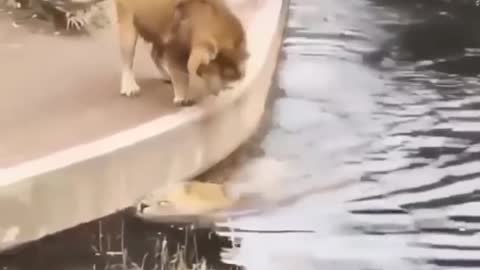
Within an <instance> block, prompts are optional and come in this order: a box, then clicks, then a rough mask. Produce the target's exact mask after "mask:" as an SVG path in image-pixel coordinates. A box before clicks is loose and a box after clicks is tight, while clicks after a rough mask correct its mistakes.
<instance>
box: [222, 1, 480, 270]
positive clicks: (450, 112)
mask: <svg viewBox="0 0 480 270" xmlns="http://www.w3.org/2000/svg"><path fill="white" fill-rule="evenodd" d="M321 2H322V3H321V4H319V3H318V1H314V0H311V1H307V0H297V1H293V2H292V4H291V7H290V21H289V27H288V34H287V38H286V40H285V46H284V51H285V52H286V60H285V61H284V62H283V64H282V66H281V68H280V76H279V78H280V87H281V88H282V89H284V91H285V93H286V96H285V97H283V98H279V99H277V100H276V101H275V104H274V109H273V111H274V119H273V121H274V127H273V128H272V129H271V130H270V132H269V134H268V135H267V137H266V138H265V140H264V142H263V143H262V146H263V148H264V150H265V153H266V157H265V158H266V159H273V160H276V161H279V162H281V163H282V164H285V166H288V168H289V173H288V175H284V177H280V178H278V177H277V178H276V179H275V180H276V181H275V182H274V183H271V186H268V187H267V186H265V184H262V183H261V182H262V181H264V179H263V178H259V179H258V182H260V184H259V185H258V186H256V187H254V188H252V190H256V192H257V193H262V191H263V193H264V194H268V195H271V194H272V193H274V194H278V193H281V195H279V197H283V198H285V197H289V196H295V195H294V194H295V193H296V192H298V193H301V192H302V191H305V190H312V189H313V190H314V189H316V188H318V190H319V192H318V194H310V195H309V196H302V197H300V198H298V199H297V200H296V201H295V202H293V203H291V204H289V205H286V206H285V205H283V207H281V208H278V209H275V210H273V211H268V212H266V213H263V214H261V215H255V216H248V217H243V218H239V219H235V220H232V221H230V222H228V223H224V224H219V225H220V226H221V225H223V226H228V227H234V228H238V229H242V230H249V231H248V232H234V233H231V232H227V233H222V235H226V236H235V237H238V238H240V239H241V246H240V247H239V248H236V249H233V250H229V251H228V252H226V253H225V254H224V258H225V260H226V261H230V262H235V263H237V264H240V265H244V266H246V267H247V268H248V269H287V268H291V267H297V268H300V267H301V268H302V269H319V268H322V267H329V268H330V269H463V268H466V267H469V268H471V269H476V268H478V267H480V259H479V258H480V257H479V255H480V234H479V233H478V229H479V228H480V226H479V223H478V222H479V220H480V219H479V214H478V212H479V211H478V210H476V209H480V208H478V207H479V206H480V204H479V203H478V200H479V198H480V197H479V196H478V194H479V192H478V190H479V187H480V182H479V180H478V176H479V173H478V169H477V168H478V165H479V164H480V161H478V149H479V147H478V140H479V138H480V137H479V135H480V133H479V131H480V129H479V126H478V124H477V121H476V120H477V119H478V116H479V115H480V111H478V109H479V107H478V104H479V103H478V102H479V101H480V99H479V95H478V89H479V88H478V76H477V73H478V71H479V70H478V69H479V68H478V67H477V66H476V65H475V63H476V61H477V58H476V57H477V55H476V52H477V51H478V49H477V50H475V47H478V45H480V42H478V41H479V40H478V37H477V36H475V35H474V31H471V29H476V26H477V24H478V23H480V20H479V19H477V18H476V17H478V15H477V14H476V13H478V12H479V11H477V10H476V9H475V7H474V5H473V4H474V3H473V2H472V3H467V2H464V3H454V4H448V5H445V4H443V3H440V2H436V3H430V4H428V3H424V4H423V5H420V4H419V2H420V1H375V2H371V1H358V0H357V1H353V0H344V1H334V0H331V1H321ZM475 15H476V17H475ZM439 16H445V17H448V18H450V19H448V20H445V19H444V18H443V17H439ZM439 18H440V19H439ZM422 20H423V21H422ZM438 21H440V22H441V23H443V24H441V23H440V24H439V23H437V22H438ZM444 21H447V23H444ZM414 23H417V24H418V26H417V27H415V28H412V27H411V25H413V24H414ZM422 27H423V28H424V29H426V30H423V29H422ZM402 33H404V34H402ZM422 35H427V36H422ZM392 37H393V38H397V37H400V38H399V39H397V40H396V41H395V42H396V45H397V47H399V48H392V51H391V52H392V54H391V55H390V56H391V57H387V58H386V59H384V61H383V62H382V63H379V65H377V66H373V67H372V65H366V64H365V63H364V62H362V58H363V57H362V56H363V55H365V54H366V53H368V52H371V51H373V50H374V49H375V48H378V46H379V45H380V44H382V42H384V41H385V40H388V39H389V38H392ZM453 38H456V39H455V40H456V41H452V40H451V39H453ZM467 46H468V47H467ZM466 48H469V49H467V50H466V52H464V49H466ZM252 179H255V177H253V178H252ZM348 181H351V183H352V184H351V185H347V186H341V187H339V188H334V189H330V190H328V191H324V192H321V191H322V189H321V187H322V186H323V187H328V186H329V185H335V184H338V183H342V182H348ZM255 182H256V181H255V180H251V183H250V185H254V184H255ZM262 185H263V190H262ZM259 190H262V191H259ZM280 200H281V199H280ZM252 230H253V231H255V230H258V231H262V230H268V231H269V233H261V232H258V233H252V232H251V231H252ZM272 230H273V231H274V230H278V231H279V232H278V233H276V234H275V233H272ZM284 231H289V233H284ZM292 231H301V232H298V233H294V232H292ZM334 264H335V266H334Z"/></svg>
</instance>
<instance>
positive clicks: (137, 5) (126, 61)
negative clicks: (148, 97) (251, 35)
mask: <svg viewBox="0 0 480 270" xmlns="http://www.w3.org/2000/svg"><path fill="white" fill-rule="evenodd" d="M116 7H117V14H118V29H119V37H120V47H121V54H122V63H123V67H122V80H121V89H120V91H121V93H122V94H123V95H126V96H132V95H135V94H137V93H139V91H140V87H139V86H138V84H137V82H136V79H135V76H134V73H133V59H134V55H135V47H136V43H137V39H138V36H140V37H142V38H143V39H144V40H145V41H147V42H149V43H152V50H151V57H152V60H153V61H154V62H155V64H156V65H157V67H158V69H159V70H161V71H162V72H164V73H166V74H167V75H168V76H169V77H170V79H171V81H172V85H173V89H174V103H175V104H176V105H183V106H186V105H191V104H193V100H192V98H191V96H190V95H189V93H188V92H189V91H188V90H189V88H190V87H192V84H193V81H195V80H198V79H203V80H204V81H206V82H207V84H208V85H209V86H210V88H216V89H217V90H216V91H218V88H221V87H222V86H223V85H224V84H223V81H224V80H235V79H239V78H240V77H241V76H243V75H242V74H244V66H243V62H244V61H245V60H246V59H247V57H248V53H247V52H246V41H245V33H244V29H243V26H242V25H241V23H240V21H239V20H238V18H236V17H235V15H234V14H233V13H232V12H231V11H230V10H229V9H228V8H227V6H226V5H225V4H224V3H223V0H116ZM186 71H188V74H187V72H186ZM185 82H188V84H186V83H185ZM213 86H215V87H213ZM214 92H215V91H214Z"/></svg>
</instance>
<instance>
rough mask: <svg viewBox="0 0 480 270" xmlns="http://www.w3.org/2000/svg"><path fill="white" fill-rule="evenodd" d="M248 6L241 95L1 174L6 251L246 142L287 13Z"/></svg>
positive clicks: (275, 3) (1, 238)
mask: <svg viewBox="0 0 480 270" xmlns="http://www.w3.org/2000/svg"><path fill="white" fill-rule="evenodd" d="M242 1H243V0H242ZM246 1H247V0H246ZM248 1H251V2H257V5H256V6H255V7H254V8H252V9H251V10H250V11H248V12H245V13H244V14H245V16H244V17H243V19H244V22H245V24H246V27H247V32H248V39H249V49H250V51H251V55H252V56H251V60H250V61H249V62H248V65H247V74H246V77H245V79H244V80H242V81H241V82H239V83H238V84H237V85H236V86H235V88H234V89H232V90H231V91H228V92H224V93H222V94H221V95H220V96H219V98H214V97H212V98H209V99H206V100H205V101H204V102H202V103H201V104H199V105H198V106H195V107H191V108H186V109H183V110H180V111H179V112H177V113H173V114H170V115H167V116H163V117H160V118H158V119H155V120H152V121H150V122H147V123H143V124H140V125H139V126H137V127H135V128H131V129H128V130H124V131H122V132H119V133H117V134H114V135H112V136H108V137H107V138H104V139H101V140H96V141H93V142H89V143H85V144H82V145H77V146H74V147H72V148H69V149H66V150H63V151H60V152H57V153H54V154H51V155H48V156H45V157H41V158H38V159H35V160H31V161H28V162H25V163H21V164H19V165H15V166H13V167H9V168H6V169H1V170H0V249H6V248H10V247H12V246H15V245H18V244H20V243H24V242H27V241H31V240H36V239H39V238H41V237H43V236H45V235H48V234H51V233H54V232H57V231H60V230H64V229H67V228H70V227H73V226H76V225H78V224H80V223H84V222H88V221H91V220H94V219H97V218H99V217H102V216H105V215H108V214H111V213H113V212H115V211H117V210H120V209H123V208H125V207H128V206H129V205H132V204H133V203H135V202H136V200H137V199H139V198H141V197H142V196H143V195H145V194H147V193H148V192H149V191H151V190H152V189H154V188H155V187H158V186H160V185H163V184H167V183H170V182H176V181H182V180H184V179H188V178H191V177H193V176H195V175H197V174H199V173H201V172H202V171H204V170H206V169H207V168H209V167H211V166H213V165H214V164H215V163H217V162H219V161H220V160H222V159H223V158H225V157H226V156H227V155H228V154H230V153H231V152H232V151H233V150H235V148H237V147H238V146H239V145H240V144H241V143H242V142H244V141H245V140H246V139H247V138H248V137H249V136H250V135H251V134H252V133H253V132H254V131H255V129H256V127H257V124H258V123H259V120H260V118H261V116H262V114H263V111H264V106H265V100H266V96H267V93H268V90H269V88H270V86H271V81H272V76H273V73H274V71H275V66H276V61H277V58H278V52H279V49H280V44H281V37H282V33H283V23H282V22H283V21H284V20H286V10H287V9H286V7H285V6H286V4H287V1H280V0H263V1H254V0H248ZM245 10H246V11H247V10H248V5H245Z"/></svg>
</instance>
